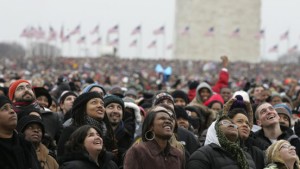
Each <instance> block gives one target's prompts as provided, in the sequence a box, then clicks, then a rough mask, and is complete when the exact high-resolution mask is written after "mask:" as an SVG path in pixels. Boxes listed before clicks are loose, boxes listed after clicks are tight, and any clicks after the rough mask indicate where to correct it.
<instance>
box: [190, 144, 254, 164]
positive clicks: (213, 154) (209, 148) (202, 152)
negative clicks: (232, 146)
mask: <svg viewBox="0 0 300 169" xmlns="http://www.w3.org/2000/svg"><path fill="white" fill-rule="evenodd" d="M245 155H246V158H247V161H248V163H249V168H250V169H255V168H256V167H255V164H254V161H253V160H252V158H251V156H250V155H249V154H248V153H247V152H245ZM186 168H187V169H199V168H201V169H240V167H239V166H238V163H237V162H236V161H235V160H234V159H233V158H232V155H231V154H229V153H228V152H226V151H225V150H224V149H222V148H221V147H220V146H218V145H217V144H214V143H211V144H209V145H206V146H203V147H201V148H199V149H198V150H197V151H195V152H194V153H193V154H192V155H191V157H190V159H189V161H188V165H187V167H186Z"/></svg>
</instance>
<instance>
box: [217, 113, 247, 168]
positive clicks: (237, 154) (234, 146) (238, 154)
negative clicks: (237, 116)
mask: <svg viewBox="0 0 300 169" xmlns="http://www.w3.org/2000/svg"><path fill="white" fill-rule="evenodd" d="M226 117H227V116H221V117H220V118H219V119H218V121H217V122H216V125H215V129H216V132H217V136H218V139H219V142H220V145H221V147H222V148H223V149H224V150H225V151H226V152H228V153H229V154H231V155H232V156H233V158H234V160H235V161H237V163H238V165H239V166H240V168H241V169H249V164H248V161H247V159H246V156H245V154H244V151H243V149H242V148H240V146H239V141H238V142H236V143H234V142H231V141H229V140H228V139H227V138H226V136H225V135H224V133H223V132H222V131H221V130H220V127H219V122H220V121H221V120H223V119H226Z"/></svg>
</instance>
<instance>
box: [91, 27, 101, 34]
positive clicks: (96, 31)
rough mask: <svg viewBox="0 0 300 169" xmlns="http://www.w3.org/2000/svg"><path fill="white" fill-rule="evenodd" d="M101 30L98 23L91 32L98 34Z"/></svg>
mask: <svg viewBox="0 0 300 169" xmlns="http://www.w3.org/2000/svg"><path fill="white" fill-rule="evenodd" d="M98 32H99V25H96V26H95V28H94V29H93V30H91V32H90V34H91V35H93V34H96V33H98Z"/></svg>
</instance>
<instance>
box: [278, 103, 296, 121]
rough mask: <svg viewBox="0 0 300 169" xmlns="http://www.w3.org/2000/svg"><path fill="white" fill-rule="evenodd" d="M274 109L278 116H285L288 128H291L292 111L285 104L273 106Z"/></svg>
mask: <svg viewBox="0 0 300 169" xmlns="http://www.w3.org/2000/svg"><path fill="white" fill-rule="evenodd" d="M274 109H275V110H276V112H277V113H278V114H284V115H286V116H287V117H288V118H289V126H291V116H292V110H291V109H290V108H289V107H288V106H287V105H286V104H285V103H279V104H276V105H274Z"/></svg>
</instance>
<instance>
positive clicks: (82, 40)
mask: <svg viewBox="0 0 300 169" xmlns="http://www.w3.org/2000/svg"><path fill="white" fill-rule="evenodd" d="M84 42H85V36H82V37H81V38H79V39H78V41H77V44H81V43H84Z"/></svg>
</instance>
